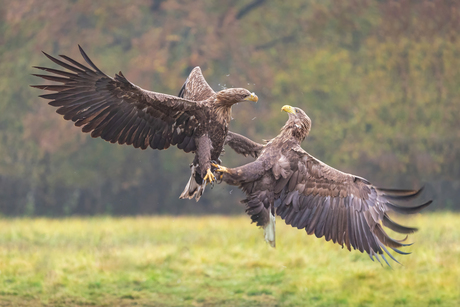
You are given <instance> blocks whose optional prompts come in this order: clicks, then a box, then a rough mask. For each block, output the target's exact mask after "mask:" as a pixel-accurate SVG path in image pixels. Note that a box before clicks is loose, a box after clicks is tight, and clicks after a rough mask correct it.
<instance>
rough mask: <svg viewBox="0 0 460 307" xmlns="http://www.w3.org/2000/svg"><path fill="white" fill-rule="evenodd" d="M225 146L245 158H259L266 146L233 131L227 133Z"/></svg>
mask: <svg viewBox="0 0 460 307" xmlns="http://www.w3.org/2000/svg"><path fill="white" fill-rule="evenodd" d="M225 145H228V146H230V148H231V149H233V150H234V151H235V152H236V153H238V154H240V155H243V156H245V157H246V156H251V157H253V158H257V157H258V156H259V155H260V153H261V152H262V149H264V145H262V144H259V143H256V142H254V141H252V140H250V139H249V138H247V137H245V136H243V135H241V134H238V133H235V132H231V131H229V132H228V133H227V137H226V139H225Z"/></svg>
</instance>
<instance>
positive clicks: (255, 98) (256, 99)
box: [244, 93, 259, 102]
mask: <svg viewBox="0 0 460 307" xmlns="http://www.w3.org/2000/svg"><path fill="white" fill-rule="evenodd" d="M244 100H249V101H254V102H257V101H258V100H259V97H257V95H256V94H254V93H252V94H251V96H248V97H246V98H244Z"/></svg>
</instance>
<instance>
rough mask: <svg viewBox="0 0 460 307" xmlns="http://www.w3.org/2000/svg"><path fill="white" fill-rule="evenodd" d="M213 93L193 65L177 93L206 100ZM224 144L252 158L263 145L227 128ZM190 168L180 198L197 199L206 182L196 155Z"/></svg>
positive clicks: (189, 98) (180, 95) (255, 156)
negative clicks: (189, 174) (188, 176)
mask: <svg viewBox="0 0 460 307" xmlns="http://www.w3.org/2000/svg"><path fill="white" fill-rule="evenodd" d="M215 95H217V94H216V92H214V90H213V89H212V88H211V86H209V84H208V82H206V79H205V78H204V76H203V74H202V73H201V69H200V68H199V67H195V68H194V69H193V70H192V71H191V73H190V75H189V76H188V77H187V80H185V82H184V85H183V86H182V88H181V90H180V92H179V94H178V96H179V97H181V98H184V99H188V100H192V101H203V100H207V99H210V98H211V97H213V96H215ZM230 111H231V110H230ZM224 112H225V111H224ZM228 116H229V117H230V116H231V114H229V115H228ZM227 123H228V122H227ZM224 133H225V132H224ZM218 139H219V141H221V140H222V138H220V137H219V138H218ZM225 144H226V145H229V146H230V148H232V149H233V150H234V151H235V152H237V153H239V154H242V155H244V156H248V155H250V156H252V157H254V158H257V157H258V155H259V153H260V151H261V150H262V148H263V145H261V144H258V143H256V142H253V141H252V140H250V139H248V138H247V137H245V136H242V135H240V134H238V133H234V132H231V131H228V129H227V130H226V138H225ZM218 148H222V144H221V143H220V142H219V144H218ZM215 160H216V161H218V162H219V163H220V160H219V159H218V158H217V159H215ZM190 168H191V172H192V174H191V176H190V180H189V182H188V183H187V186H186V187H185V189H184V191H183V192H182V194H181V196H180V198H193V197H195V198H196V200H197V201H198V199H199V198H200V196H201V194H202V193H203V191H204V188H205V186H206V183H205V182H204V181H203V180H202V177H201V175H200V172H198V171H197V170H199V169H200V167H199V161H198V159H197V157H195V160H194V161H193V162H192V164H191V165H190Z"/></svg>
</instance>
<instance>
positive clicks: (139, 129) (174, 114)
mask: <svg viewBox="0 0 460 307" xmlns="http://www.w3.org/2000/svg"><path fill="white" fill-rule="evenodd" d="M79 48H80V52H81V55H82V56H83V58H84V59H85V61H86V63H87V64H88V65H89V66H90V67H91V68H89V67H87V66H85V65H82V64H80V63H78V62H77V61H75V60H73V59H71V58H69V57H67V56H64V55H61V57H62V58H63V59H65V60H66V61H67V62H68V63H66V62H63V61H61V60H58V59H56V58H54V57H52V56H50V55H48V54H46V53H45V55H46V56H47V57H48V58H49V59H50V60H51V61H53V62H54V63H56V64H58V65H60V66H62V67H64V68H66V69H68V70H69V71H70V72H67V71H61V70H56V69H51V68H46V67H35V68H38V69H41V70H44V71H46V72H50V73H53V74H54V75H39V74H35V76H37V77H40V78H43V79H46V80H50V81H55V82H60V83H62V84H61V85H33V86H32V87H35V88H39V89H43V90H49V91H54V92H56V93H53V94H46V95H41V96H40V97H43V98H45V99H50V100H52V101H51V102H50V103H49V104H50V105H52V106H55V107H58V109H57V110H56V112H57V113H59V114H61V115H63V116H64V119H66V120H71V121H73V122H75V126H78V127H82V131H83V132H91V136H92V137H101V138H102V139H104V140H106V141H109V142H111V143H116V142H118V143H119V144H125V143H126V144H128V145H133V146H134V147H136V148H139V147H140V148H142V149H146V148H147V147H148V146H150V147H151V148H153V149H166V148H168V147H169V146H170V145H177V147H178V148H180V149H183V150H184V151H186V152H189V151H194V150H196V144H195V141H194V136H195V133H196V130H197V127H198V126H199V124H200V120H201V117H202V116H203V115H202V114H203V111H202V109H203V107H204V103H203V102H195V101H190V100H187V99H183V98H179V97H176V96H172V95H166V94H162V93H156V92H150V91H146V90H143V89H142V88H140V87H138V86H136V85H134V84H132V83H131V82H129V81H128V80H127V79H126V78H125V77H124V76H123V74H122V73H121V72H120V73H119V74H117V75H115V78H111V77H109V76H107V75H106V74H104V73H103V72H102V71H101V70H99V69H98V68H97V67H96V66H95V65H94V64H93V62H92V61H91V60H90V59H89V58H88V56H87V55H86V53H85V52H84V51H83V49H82V48H81V47H80V46H79Z"/></svg>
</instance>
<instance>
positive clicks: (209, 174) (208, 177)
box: [203, 168, 216, 183]
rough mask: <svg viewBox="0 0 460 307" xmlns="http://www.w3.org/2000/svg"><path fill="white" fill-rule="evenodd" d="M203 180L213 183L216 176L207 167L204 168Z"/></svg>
mask: <svg viewBox="0 0 460 307" xmlns="http://www.w3.org/2000/svg"><path fill="white" fill-rule="evenodd" d="M203 180H204V181H207V182H208V183H213V182H214V181H215V180H216V177H215V176H214V175H213V173H212V172H211V169H209V168H208V169H207V170H206V176H204V178H203Z"/></svg>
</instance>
